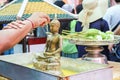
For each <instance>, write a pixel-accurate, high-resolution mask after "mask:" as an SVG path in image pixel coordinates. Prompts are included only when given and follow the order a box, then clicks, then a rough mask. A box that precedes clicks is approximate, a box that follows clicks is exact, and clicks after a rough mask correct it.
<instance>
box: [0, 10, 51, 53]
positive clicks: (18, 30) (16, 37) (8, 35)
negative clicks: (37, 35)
mask: <svg viewBox="0 0 120 80" xmlns="http://www.w3.org/2000/svg"><path fill="white" fill-rule="evenodd" d="M28 19H29V20H25V21H15V22H11V23H10V24H8V25H7V26H6V28H5V29H3V30H1V31H0V39H1V40H0V53H1V52H3V51H4V50H7V49H9V48H11V47H12V46H14V45H15V44H17V43H18V42H19V41H21V40H22V39H23V38H24V37H25V36H26V34H27V33H28V32H29V31H31V30H32V29H33V28H37V27H38V26H44V25H45V24H47V23H49V21H50V19H49V17H48V16H47V15H46V14H45V13H41V12H36V13H34V14H32V15H31V16H30V17H29V18H28Z"/></svg>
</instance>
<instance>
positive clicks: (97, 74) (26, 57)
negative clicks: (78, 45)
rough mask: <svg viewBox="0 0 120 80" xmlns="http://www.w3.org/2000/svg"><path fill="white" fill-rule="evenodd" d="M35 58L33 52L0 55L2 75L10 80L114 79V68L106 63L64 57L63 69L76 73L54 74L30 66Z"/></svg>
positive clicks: (0, 72)
mask: <svg viewBox="0 0 120 80" xmlns="http://www.w3.org/2000/svg"><path fill="white" fill-rule="evenodd" d="M33 59H34V54H32V53H25V54H22V53H21V54H13V55H7V56H0V75H2V76H4V77H7V78H9V79H10V80H112V69H111V67H108V66H107V65H104V64H97V63H92V62H87V61H82V60H78V59H71V58H63V57H62V58H61V69H64V70H67V71H68V72H70V71H74V72H75V73H72V74H70V75H54V74H50V73H46V72H44V71H40V70H36V69H35V68H34V67H30V66H29V64H32V61H33ZM94 66H97V67H94ZM67 74H69V73H67Z"/></svg>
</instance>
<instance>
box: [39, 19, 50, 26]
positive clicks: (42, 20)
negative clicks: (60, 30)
mask: <svg viewBox="0 0 120 80" xmlns="http://www.w3.org/2000/svg"><path fill="white" fill-rule="evenodd" d="M48 23H49V22H48V20H47V19H46V18H42V19H41V20H40V26H45V25H47V24H48Z"/></svg>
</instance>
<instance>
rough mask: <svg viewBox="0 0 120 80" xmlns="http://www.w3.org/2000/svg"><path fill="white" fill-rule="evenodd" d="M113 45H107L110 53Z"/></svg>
mask: <svg viewBox="0 0 120 80" xmlns="http://www.w3.org/2000/svg"><path fill="white" fill-rule="evenodd" d="M113 46H114V44H110V45H109V46H108V49H109V51H110V52H111V53H112V48H113Z"/></svg>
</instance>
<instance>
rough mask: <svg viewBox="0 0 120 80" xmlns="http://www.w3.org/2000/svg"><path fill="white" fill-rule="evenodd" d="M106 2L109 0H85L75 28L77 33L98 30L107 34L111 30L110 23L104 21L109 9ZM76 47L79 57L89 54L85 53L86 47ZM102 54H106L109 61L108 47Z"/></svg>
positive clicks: (105, 47)
mask: <svg viewBox="0 0 120 80" xmlns="http://www.w3.org/2000/svg"><path fill="white" fill-rule="evenodd" d="M105 1H107V0H83V2H82V6H83V9H82V11H81V12H80V13H79V19H78V21H77V23H76V27H75V31H76V32H80V31H84V30H87V29H90V28H94V29H98V30H100V31H102V32H106V31H108V30H109V26H108V23H107V22H106V21H105V20H104V19H103V15H104V13H105V11H106V9H107V8H106V5H107V4H106V5H105V3H104V2H105ZM106 3H107V2H106ZM102 4H104V5H102ZM101 6H102V7H101ZM104 7H105V8H104ZM76 46H77V49H78V54H79V56H78V57H82V56H83V55H84V54H86V53H87V52H86V51H85V46H81V45H76ZM101 53H102V54H105V55H106V56H107V59H108V60H109V50H108V46H104V50H103V51H102V52H101Z"/></svg>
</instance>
